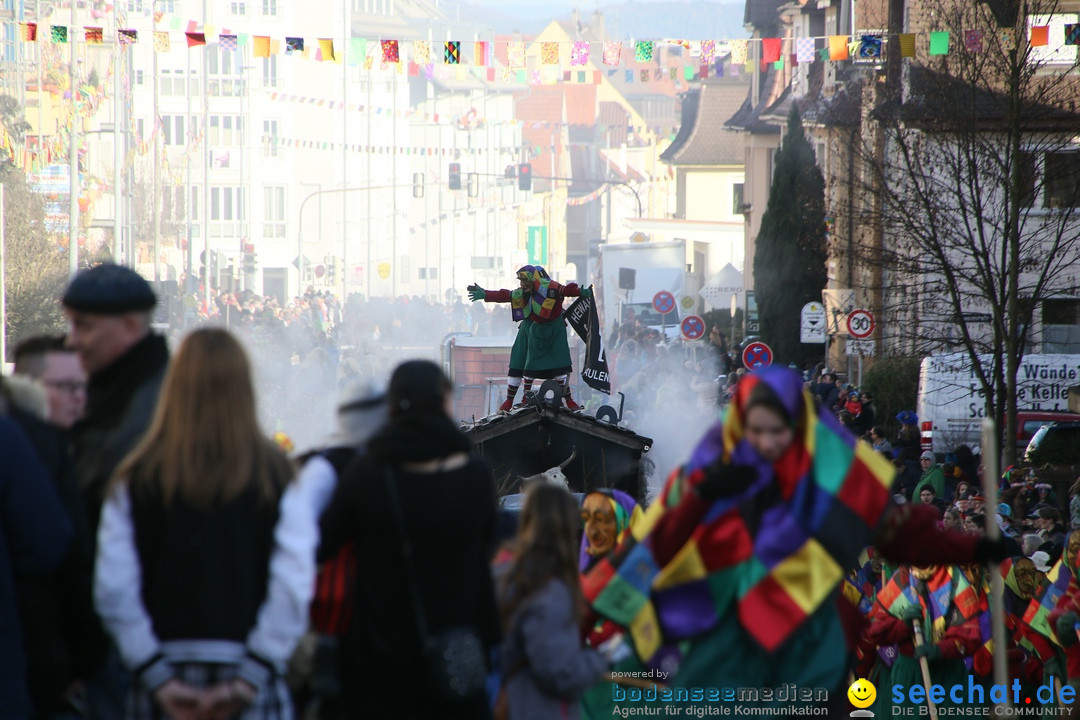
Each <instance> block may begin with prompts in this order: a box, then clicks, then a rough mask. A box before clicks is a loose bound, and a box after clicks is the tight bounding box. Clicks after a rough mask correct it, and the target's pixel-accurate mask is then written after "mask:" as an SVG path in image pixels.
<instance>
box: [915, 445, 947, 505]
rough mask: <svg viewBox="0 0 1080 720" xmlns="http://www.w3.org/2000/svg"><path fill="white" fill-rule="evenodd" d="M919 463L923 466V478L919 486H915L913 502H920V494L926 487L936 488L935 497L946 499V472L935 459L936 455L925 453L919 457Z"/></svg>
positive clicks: (920, 479)
mask: <svg viewBox="0 0 1080 720" xmlns="http://www.w3.org/2000/svg"><path fill="white" fill-rule="evenodd" d="M919 463H920V464H921V465H922V471H923V472H922V477H920V478H919V484H918V485H916V486H915V494H914V496H913V497H912V499H913V500H918V497H919V493H920V492H922V489H923V487H924V486H926V485H929V486H930V487H932V488H934V497H938V498H944V497H945V472H944V471H943V470H942V469H941V466H940V465H938V464H937V458H936V457H934V453H932V452H930V451H929V450H927V451H925V452H924V453H923V454H922V455H920V456H919Z"/></svg>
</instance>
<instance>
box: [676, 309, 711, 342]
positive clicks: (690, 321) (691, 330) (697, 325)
mask: <svg viewBox="0 0 1080 720" xmlns="http://www.w3.org/2000/svg"><path fill="white" fill-rule="evenodd" d="M679 329H680V330H682V334H683V337H684V338H686V339H687V340H699V339H701V337H702V336H704V335H705V321H704V320H702V319H701V318H699V317H698V316H697V315H687V316H686V317H685V318H683V321H682V322H681V323H679Z"/></svg>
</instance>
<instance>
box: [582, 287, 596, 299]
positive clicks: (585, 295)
mask: <svg viewBox="0 0 1080 720" xmlns="http://www.w3.org/2000/svg"><path fill="white" fill-rule="evenodd" d="M592 296H593V291H592V285H590V286H589V287H587V288H586V287H583V288H581V297H583V298H585V299H586V300H588V299H589V298H591V297H592Z"/></svg>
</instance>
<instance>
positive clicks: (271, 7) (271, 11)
mask: <svg viewBox="0 0 1080 720" xmlns="http://www.w3.org/2000/svg"><path fill="white" fill-rule="evenodd" d="M262 5H263V15H277V0H262Z"/></svg>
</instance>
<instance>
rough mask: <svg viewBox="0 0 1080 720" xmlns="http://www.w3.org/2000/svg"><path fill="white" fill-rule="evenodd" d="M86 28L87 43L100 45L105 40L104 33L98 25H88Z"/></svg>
mask: <svg viewBox="0 0 1080 720" xmlns="http://www.w3.org/2000/svg"><path fill="white" fill-rule="evenodd" d="M85 30H86V35H85V37H86V44H87V45H100V44H101V43H103V42H104V41H105V33H104V31H103V30H102V29H101V28H99V27H88V28H86V29H85Z"/></svg>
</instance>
